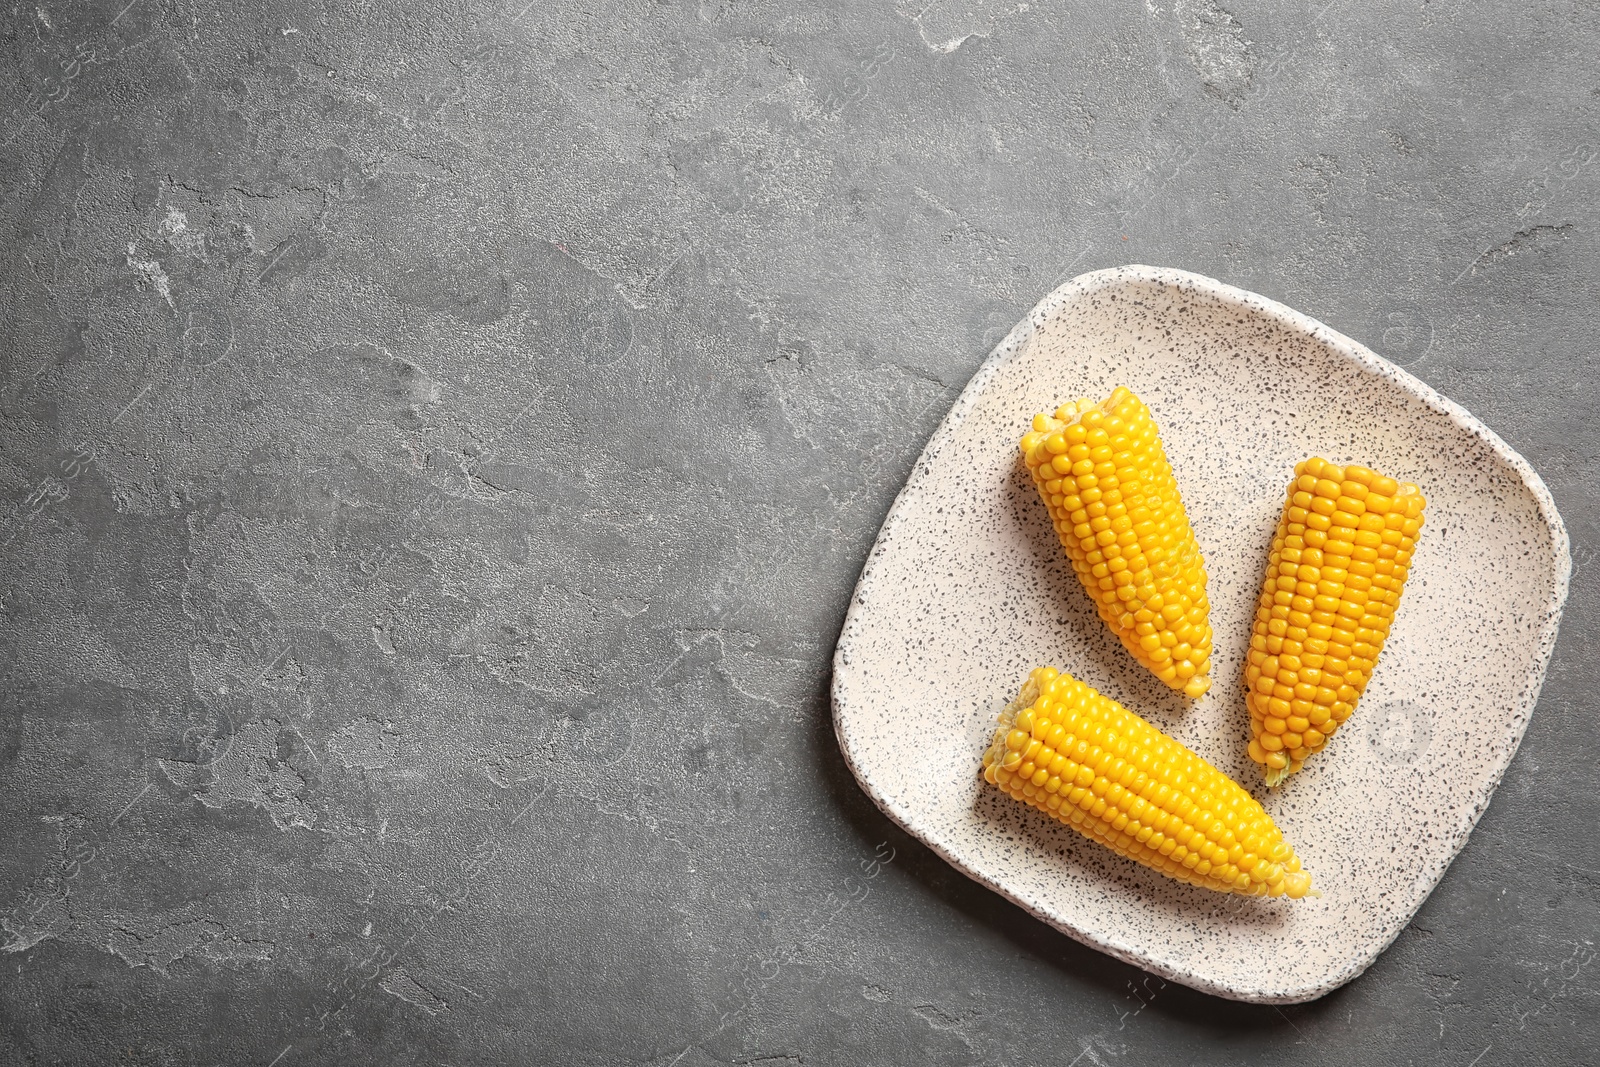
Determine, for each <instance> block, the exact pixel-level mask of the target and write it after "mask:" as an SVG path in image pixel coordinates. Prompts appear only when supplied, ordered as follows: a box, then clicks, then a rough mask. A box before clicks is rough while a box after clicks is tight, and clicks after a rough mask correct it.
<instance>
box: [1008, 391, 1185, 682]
mask: <svg viewBox="0 0 1600 1067" xmlns="http://www.w3.org/2000/svg"><path fill="white" fill-rule="evenodd" d="M1022 457H1023V460H1024V462H1026V463H1027V465H1028V470H1029V471H1030V472H1032V474H1033V480H1034V484H1035V485H1036V486H1038V489H1039V496H1040V498H1041V499H1042V500H1043V501H1044V504H1045V507H1046V508H1048V509H1049V511H1050V518H1051V521H1052V522H1053V523H1054V525H1055V528H1056V531H1057V533H1058V534H1059V535H1060V537H1061V544H1062V546H1063V547H1064V548H1066V550H1067V556H1068V558H1069V559H1071V561H1072V569H1073V570H1074V571H1076V572H1077V574H1078V577H1079V579H1080V580H1081V581H1082V582H1083V588H1084V589H1085V590H1086V591H1087V592H1088V594H1089V596H1090V597H1091V598H1092V599H1093V600H1094V602H1095V607H1096V608H1097V609H1098V610H1099V613H1100V618H1102V619H1104V620H1105V623H1106V625H1107V626H1109V627H1110V628H1111V631H1112V632H1113V633H1115V634H1116V635H1117V637H1118V638H1119V639H1120V640H1121V641H1122V644H1123V647H1124V648H1126V649H1127V650H1128V651H1129V652H1131V653H1132V654H1133V657H1134V658H1135V659H1137V660H1138V661H1139V662H1140V663H1142V664H1144V665H1145V666H1146V667H1148V668H1149V669H1150V670H1151V671H1152V672H1153V673H1154V674H1155V676H1156V677H1157V678H1160V679H1161V680H1162V681H1163V682H1165V683H1166V684H1167V685H1169V686H1171V687H1172V688H1173V689H1180V690H1182V691H1183V692H1185V693H1187V694H1188V695H1190V696H1194V697H1197V696H1199V695H1200V694H1202V693H1204V692H1205V691H1206V690H1207V689H1209V688H1210V687H1211V602H1210V601H1209V600H1208V599H1207V598H1206V567H1205V561H1204V560H1203V559H1202V558H1201V557H1200V546H1199V544H1198V543H1197V542H1196V541H1195V537H1194V531H1193V529H1191V528H1190V526H1189V517H1188V514H1187V513H1186V512H1185V511H1184V508H1183V499H1182V498H1181V497H1180V496H1179V495H1178V483H1177V482H1176V481H1175V480H1174V478H1173V476H1172V465H1171V464H1170V463H1168V462H1167V454H1166V452H1165V451H1164V450H1163V449H1162V447H1161V437H1160V435H1159V432H1158V430H1157V427H1156V422H1155V418H1154V417H1153V416H1152V415H1151V414H1150V409H1149V408H1147V407H1145V405H1144V403H1143V402H1142V401H1141V400H1140V399H1139V398H1138V397H1136V396H1134V395H1133V393H1131V392H1130V391H1128V390H1127V389H1126V388H1123V387H1121V386H1119V387H1117V389H1116V391H1115V392H1113V393H1112V394H1111V396H1110V397H1108V398H1107V399H1106V400H1104V401H1102V402H1100V403H1095V402H1094V401H1092V400H1087V399H1085V400H1077V401H1073V402H1071V403H1068V404H1064V405H1062V406H1061V407H1060V408H1058V409H1057V410H1056V413H1055V415H1054V416H1053V417H1052V416H1050V415H1042V414H1041V415H1035V416H1034V417H1033V429H1032V430H1031V431H1030V432H1028V433H1027V434H1025V435H1023V438H1022Z"/></svg>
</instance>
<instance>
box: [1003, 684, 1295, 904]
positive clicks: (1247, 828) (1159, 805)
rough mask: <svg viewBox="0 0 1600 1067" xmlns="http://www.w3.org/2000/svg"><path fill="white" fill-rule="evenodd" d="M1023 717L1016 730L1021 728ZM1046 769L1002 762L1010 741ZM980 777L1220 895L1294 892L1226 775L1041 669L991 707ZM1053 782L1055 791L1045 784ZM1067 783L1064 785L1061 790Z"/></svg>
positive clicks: (1275, 851) (1111, 703)
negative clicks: (1037, 746) (1033, 747)
mask: <svg viewBox="0 0 1600 1067" xmlns="http://www.w3.org/2000/svg"><path fill="white" fill-rule="evenodd" d="M1024 724H1026V728H1025V727H1024ZM1018 734H1021V735H1022V738H1028V739H1030V740H1031V741H1038V740H1039V739H1040V738H1044V739H1046V744H1045V745H1044V747H1042V748H1041V750H1040V752H1039V753H1038V755H1037V756H1036V757H1035V762H1036V763H1037V765H1038V766H1040V767H1043V766H1048V767H1049V769H1050V775H1051V778H1050V779H1048V780H1047V781H1046V783H1045V784H1044V785H1043V786H1041V784H1040V781H1039V773H1040V772H1038V771H1029V769H1028V764H1026V763H1024V764H1021V765H1020V766H1018V765H1016V764H1014V763H1012V759H1013V758H1014V757H1016V756H1017V755H1018V752H1017V746H1018V745H1020V744H1023V741H1022V739H1021V738H1019V737H1018V736H1017V735H1018ZM983 777H984V779H985V780H986V781H988V782H989V783H990V784H991V785H994V786H997V787H999V788H1000V790H1001V791H1002V792H1004V793H1007V794H1009V795H1010V796H1012V797H1015V798H1016V799H1017V800H1020V801H1022V802H1023V803H1025V804H1031V805H1032V806H1033V807H1036V808H1038V809H1040V810H1041V811H1044V812H1045V813H1046V814H1049V815H1051V816H1053V817H1055V818H1056V819H1059V820H1060V821H1062V822H1064V823H1066V824H1067V825H1068V826H1071V827H1072V828H1073V829H1075V830H1077V831H1078V832H1080V833H1082V834H1083V835H1084V836H1085V837H1087V838H1090V839H1091V840H1094V841H1098V842H1099V843H1101V844H1103V845H1105V846H1106V847H1108V848H1110V849H1112V850H1113V851H1115V852H1116V853H1117V854H1119V855H1121V856H1125V857H1127V858H1128V859H1131V860H1134V861H1136V862H1138V863H1142V864H1144V865H1145V866H1146V867H1153V868H1155V869H1156V870H1158V871H1160V872H1162V873H1163V874H1167V875H1170V876H1171V877H1173V878H1176V879H1178V880H1179V881H1181V882H1187V883H1189V884H1190V885H1197V886H1203V887H1204V888H1206V889H1214V890H1217V891H1218V892H1222V893H1243V894H1247V895H1251V896H1289V897H1293V898H1296V899H1298V898H1300V897H1303V896H1305V895H1306V894H1307V893H1312V894H1313V895H1315V892H1314V891H1313V890H1312V889H1311V876H1310V875H1309V874H1307V873H1306V872H1304V871H1302V870H1301V869H1300V861H1299V860H1298V859H1297V858H1296V857H1295V855H1294V850H1293V849H1291V848H1290V847H1289V846H1288V844H1287V843H1285V842H1284V840H1283V834H1281V833H1280V832H1279V831H1278V827H1277V826H1276V825H1274V823H1273V821H1272V818H1271V816H1269V815H1268V814H1267V813H1266V811H1265V810H1264V809H1263V808H1262V807H1261V805H1260V804H1258V803H1256V801H1255V799H1254V798H1253V797H1251V796H1250V794H1249V793H1246V792H1245V791H1244V790H1243V789H1242V788H1241V787H1240V786H1239V784H1238V783H1237V782H1235V781H1234V780H1233V779H1231V778H1229V777H1228V776H1227V775H1225V774H1223V773H1222V772H1221V771H1219V770H1217V769H1216V768H1215V767H1213V766H1211V764H1209V763H1207V762H1206V761H1205V760H1203V759H1201V758H1200V757H1199V756H1197V755H1196V754H1195V753H1193V752H1191V751H1190V750H1189V749H1187V748H1185V747H1184V746H1183V745H1181V744H1179V743H1178V742H1177V741H1175V740H1173V739H1172V738H1170V737H1168V736H1167V735H1166V734H1164V733H1162V732H1161V731H1160V730H1158V729H1156V728H1155V727H1154V726H1152V725H1150V724H1149V723H1148V722H1146V721H1145V720H1143V719H1141V718H1140V717H1139V716H1137V715H1135V714H1134V713H1133V712H1131V711H1129V710H1128V709H1127V708H1125V707H1123V706H1122V705H1121V704H1118V703H1117V702H1116V701H1115V700H1112V699H1111V698H1110V697H1107V696H1103V695H1101V694H1100V693H1098V692H1096V691H1095V690H1094V689H1092V688H1090V687H1089V686H1087V685H1085V684H1083V683H1082V682H1080V681H1078V680H1077V679H1076V678H1073V677H1072V676H1071V675H1068V674H1062V673H1061V672H1059V671H1057V670H1056V669H1055V668H1054V667H1041V668H1039V669H1038V670H1035V671H1034V672H1033V673H1031V674H1030V675H1029V676H1028V680H1027V681H1026V682H1024V683H1023V686H1022V691H1021V692H1020V693H1019V694H1018V696H1017V699H1016V700H1014V701H1012V702H1011V703H1010V704H1009V705H1007V706H1006V709H1005V710H1004V711H1002V712H1001V713H1000V724H999V726H998V728H997V729H996V730H995V733H994V739H993V741H992V742H991V743H990V745H989V749H988V751H987V752H985V753H984V755H983ZM1056 779H1059V783H1060V784H1058V785H1057V787H1056V788H1055V789H1051V788H1050V786H1049V784H1048V783H1049V781H1054V780H1056ZM1069 786H1070V788H1069Z"/></svg>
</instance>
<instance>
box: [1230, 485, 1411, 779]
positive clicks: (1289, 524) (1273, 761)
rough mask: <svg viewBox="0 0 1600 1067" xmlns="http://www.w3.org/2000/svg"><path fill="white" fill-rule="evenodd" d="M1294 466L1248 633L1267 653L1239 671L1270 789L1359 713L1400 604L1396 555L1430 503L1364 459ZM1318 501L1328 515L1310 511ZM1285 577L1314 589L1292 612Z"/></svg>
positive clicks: (1401, 579)
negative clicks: (1280, 607)
mask: <svg viewBox="0 0 1600 1067" xmlns="http://www.w3.org/2000/svg"><path fill="white" fill-rule="evenodd" d="M1294 470H1295V477H1294V480H1293V481H1291V482H1290V483H1289V489H1288V494H1287V499H1286V500H1285V502H1284V505H1283V515H1282V517H1281V518H1280V519H1279V520H1278V530H1277V533H1275V534H1274V535H1273V538H1272V549H1271V551H1270V552H1269V554H1268V556H1267V571H1266V575H1265V576H1264V577H1263V578H1262V581H1261V599H1260V600H1259V601H1258V602H1257V607H1256V621H1255V630H1254V634H1253V635H1252V637H1251V649H1252V656H1254V650H1255V649H1256V648H1257V647H1258V642H1259V645H1260V648H1261V649H1262V650H1263V652H1265V653H1266V654H1265V655H1263V656H1261V657H1260V659H1259V661H1258V660H1256V659H1254V658H1251V659H1248V660H1247V662H1246V664H1245V668H1244V678H1245V689H1246V697H1245V702H1246V704H1247V705H1248V706H1249V709H1250V731H1251V740H1250V758H1251V759H1252V760H1254V761H1255V762H1257V763H1259V764H1261V765H1262V767H1263V769H1264V771H1265V772H1266V779H1267V784H1268V785H1269V786H1275V785H1277V784H1279V783H1280V782H1282V781H1283V780H1284V779H1285V778H1287V777H1288V776H1289V775H1291V774H1294V773H1295V772H1296V771H1298V770H1300V767H1301V765H1302V764H1303V763H1304V762H1305V760H1306V759H1307V758H1309V757H1310V755H1311V754H1312V753H1314V752H1320V751H1322V750H1323V749H1324V748H1325V747H1326V746H1327V744H1328V742H1330V741H1331V740H1332V739H1333V735H1334V734H1335V733H1336V732H1337V731H1338V729H1339V727H1340V726H1342V725H1343V724H1344V722H1345V720H1347V719H1349V717H1350V714H1351V712H1352V711H1354V710H1355V705H1356V701H1357V700H1359V699H1360V697H1361V693H1362V691H1363V690H1364V689H1365V688H1366V685H1367V680H1368V679H1369V678H1371V677H1372V669H1373V667H1374V666H1375V665H1376V664H1377V661H1378V654H1379V653H1380V652H1382V651H1383V642H1384V639H1385V638H1386V637H1388V635H1389V623H1390V620H1392V619H1393V618H1394V612H1395V609H1396V608H1397V607H1399V604H1400V593H1401V591H1402V590H1403V589H1404V588H1405V580H1406V573H1407V567H1406V566H1405V565H1403V564H1402V563H1401V562H1400V561H1401V560H1402V559H1403V560H1405V561H1406V562H1407V563H1409V561H1410V558H1411V553H1412V551H1413V550H1414V549H1415V548H1416V542H1417V535H1418V533H1419V531H1420V530H1421V529H1422V509H1423V506H1424V503H1425V502H1424V500H1423V499H1422V493H1421V491H1420V490H1419V489H1418V488H1417V487H1416V486H1415V485H1412V484H1411V483H1410V482H1397V481H1395V480H1394V479H1393V478H1387V477H1384V476H1382V475H1380V474H1377V473H1376V472H1374V471H1372V470H1370V469H1369V468H1367V467H1362V466H1358V465H1355V464H1351V465H1350V466H1348V467H1340V466H1338V465H1337V464H1334V463H1329V462H1328V461H1327V460H1325V459H1321V458H1320V457H1318V458H1312V459H1308V460H1306V461H1304V462H1303V463H1299V464H1297V465H1296V466H1295V469H1294ZM1319 503H1321V504H1324V505H1325V508H1324V511H1325V512H1326V514H1323V513H1322V512H1318V511H1316V510H1307V505H1308V504H1309V505H1310V507H1311V508H1312V509H1315V508H1316V507H1317V506H1318V504H1319ZM1318 519H1321V520H1322V521H1321V523H1320V524H1319V523H1318V522H1317V521H1316V520H1318ZM1285 582H1288V583H1289V584H1290V585H1292V586H1293V587H1294V589H1295V590H1296V591H1299V590H1300V589H1302V588H1308V589H1309V590H1310V593H1308V594H1307V595H1306V597H1305V604H1304V605H1302V606H1301V607H1300V608H1298V609H1297V610H1298V611H1299V616H1298V617H1296V614H1295V612H1294V611H1291V612H1289V613H1288V615H1287V616H1282V617H1280V616H1278V615H1276V614H1274V612H1275V611H1276V610H1277V604H1278V601H1277V600H1276V597H1278V596H1280V595H1281V591H1282V590H1283V589H1284V588H1285V585H1284V583H1285ZM1312 594H1314V595H1312ZM1273 642H1277V647H1276V648H1274V645H1273ZM1291 645H1292V646H1293V649H1294V651H1293V652H1289V651H1287V650H1288V649H1289V647H1290V646H1291Z"/></svg>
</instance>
